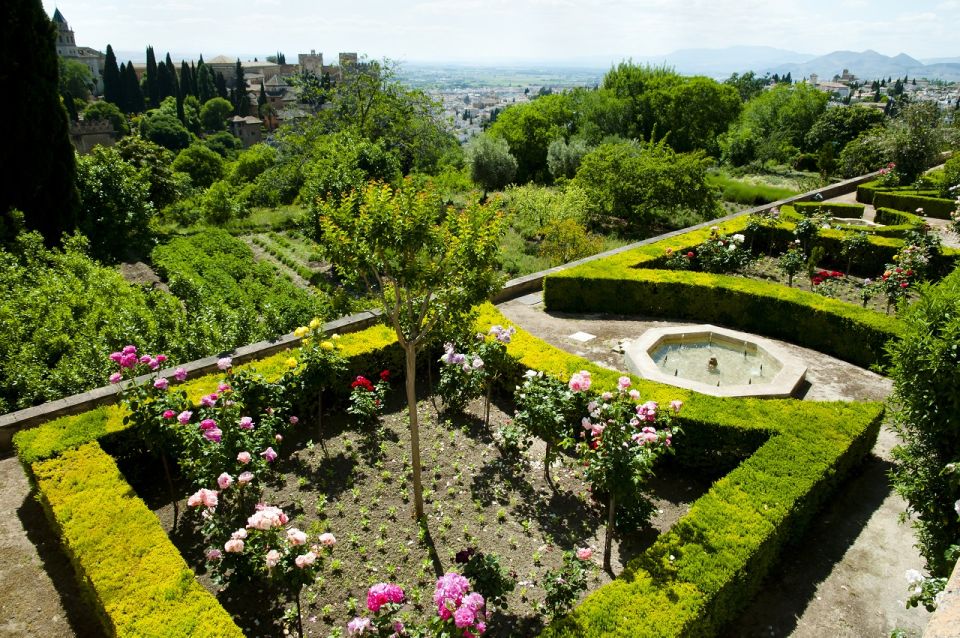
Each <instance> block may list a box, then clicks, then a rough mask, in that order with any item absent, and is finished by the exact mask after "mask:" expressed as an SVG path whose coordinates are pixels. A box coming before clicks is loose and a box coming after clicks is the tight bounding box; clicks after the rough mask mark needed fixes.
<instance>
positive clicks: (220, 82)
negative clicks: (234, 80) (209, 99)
mask: <svg viewBox="0 0 960 638" xmlns="http://www.w3.org/2000/svg"><path fill="white" fill-rule="evenodd" d="M213 82H214V84H216V85H217V95H219V96H220V97H222V98H223V99H225V100H227V99H229V98H230V94H229V93H227V80H226V79H225V78H224V77H223V73H220V71H217V75H216V77H214V78H213ZM214 97H216V95H215V96H214Z"/></svg>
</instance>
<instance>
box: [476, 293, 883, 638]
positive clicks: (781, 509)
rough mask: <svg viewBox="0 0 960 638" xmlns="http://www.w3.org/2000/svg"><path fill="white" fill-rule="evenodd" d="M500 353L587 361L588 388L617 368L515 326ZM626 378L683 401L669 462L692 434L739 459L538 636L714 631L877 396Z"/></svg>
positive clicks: (841, 459)
mask: <svg viewBox="0 0 960 638" xmlns="http://www.w3.org/2000/svg"><path fill="white" fill-rule="evenodd" d="M548 281H550V280H549V279H548ZM481 321H485V322H489V323H505V320H504V319H503V317H502V315H500V314H499V312H497V311H496V309H494V308H492V307H487V308H485V309H483V311H482V312H481ZM481 325H486V324H485V323H483V324H481ZM508 351H509V352H510V354H511V355H513V356H514V357H517V359H518V361H519V362H520V363H521V364H522V365H523V366H524V367H528V368H532V369H537V370H544V371H546V372H548V373H550V374H553V375H556V376H558V377H560V378H562V379H566V378H569V376H570V374H572V373H573V372H574V371H577V370H580V369H586V370H589V371H591V373H592V375H593V383H594V387H595V388H597V389H604V388H612V387H614V386H615V384H616V379H617V377H618V376H620V375H621V374H622V373H620V372H617V371H614V370H607V369H605V368H601V367H599V366H597V365H595V364H593V363H591V362H589V361H587V360H585V359H582V358H579V357H576V356H573V355H570V354H567V353H565V352H562V351H560V350H558V349H556V348H554V347H553V346H550V345H548V344H545V343H544V342H542V341H540V340H539V339H536V338H535V337H532V336H531V335H529V334H527V333H525V332H524V331H522V330H519V331H518V332H517V334H516V335H515V336H514V339H513V341H512V342H511V344H510V345H509V346H508ZM632 379H633V382H634V384H635V386H636V387H637V388H638V389H639V390H640V392H641V395H642V396H643V397H644V398H645V399H647V398H652V399H654V400H657V401H660V402H666V401H669V400H671V399H674V398H679V399H681V400H683V401H684V402H685V405H684V408H683V412H682V413H681V417H680V422H681V425H682V427H683V430H684V433H683V435H682V437H681V438H679V439H678V441H677V445H676V450H677V460H678V461H680V462H681V463H684V462H689V461H691V460H692V459H693V458H694V457H696V456H697V454H698V452H699V451H700V450H702V449H705V447H706V446H704V445H703V443H706V444H707V445H708V446H709V445H717V446H724V445H725V446H728V447H732V448H736V447H738V448H739V450H738V451H739V459H743V458H744V457H749V458H747V459H746V460H745V461H743V463H741V464H740V465H739V467H737V468H736V469H734V470H733V471H732V472H731V473H730V474H728V475H727V476H725V477H724V478H722V479H720V480H718V481H717V482H716V483H714V485H713V487H712V488H711V489H710V491H709V492H707V494H705V495H704V496H702V497H701V498H700V499H698V500H697V501H696V502H695V503H694V504H693V505H692V506H691V508H690V512H689V513H688V514H687V515H686V516H684V517H683V518H682V519H681V520H680V521H679V522H678V523H677V524H676V525H674V527H673V528H672V529H671V530H670V531H669V532H667V533H666V534H664V535H662V536H661V537H660V538H659V539H658V540H657V542H656V543H655V544H654V545H653V546H652V547H651V548H650V549H648V550H647V551H646V552H644V553H643V554H641V555H640V556H639V557H638V558H637V559H635V560H634V561H632V562H631V563H630V565H629V566H628V568H627V569H626V570H625V571H624V573H623V574H622V575H621V576H620V577H619V578H617V579H616V580H615V581H613V582H612V583H609V584H608V585H605V586H603V587H601V588H599V589H597V590H595V591H593V592H592V593H591V594H590V595H588V596H587V598H586V599H585V600H584V601H583V602H582V603H581V604H580V605H579V606H578V607H577V608H576V609H575V610H574V611H573V612H572V613H571V614H570V615H569V616H567V617H566V618H564V619H561V620H558V621H556V622H554V623H552V624H551V625H550V626H549V627H547V629H546V630H545V631H544V632H543V633H542V634H541V636H546V637H549V638H559V637H561V636H562V637H568V636H569V637H577V638H587V637H597V638H599V637H601V636H603V637H607V636H622V637H624V638H627V637H630V638H640V637H649V638H655V637H656V638H663V637H670V636H677V637H680V636H712V635H715V634H717V633H718V632H720V631H721V630H722V628H723V627H724V625H725V624H726V623H728V622H730V621H731V620H733V619H734V618H736V615H737V614H738V613H739V612H740V610H742V608H743V607H744V606H745V605H746V604H747V603H748V602H749V600H750V598H751V597H752V596H753V595H754V594H755V593H756V592H757V591H758V590H759V588H760V587H761V586H762V584H763V581H764V579H765V578H766V577H767V576H768V575H769V574H770V573H771V571H772V568H773V566H774V565H775V564H776V561H777V560H778V558H779V556H780V554H781V552H782V550H783V548H784V547H785V546H786V545H788V544H789V543H792V542H795V541H797V540H798V539H799V538H800V536H801V534H802V532H803V530H804V529H805V528H806V526H807V524H808V523H809V521H810V520H811V519H812V518H813V516H814V515H815V514H816V512H817V510H818V509H819V508H820V507H821V506H822V505H823V504H824V502H825V501H826V500H827V499H828V498H829V496H830V493H831V491H832V489H833V488H834V487H835V486H836V485H837V484H838V483H839V482H840V481H842V480H843V478H844V477H845V476H847V475H848V474H849V472H850V471H851V470H852V469H853V468H854V467H855V466H856V464H857V463H859V462H860V461H861V460H862V459H863V458H864V457H865V456H866V454H867V453H868V452H869V451H870V449H871V448H872V446H873V444H874V443H875V441H876V437H877V433H878V432H879V428H880V423H881V420H882V417H883V413H884V410H883V406H882V405H880V404H877V403H844V402H837V403H815V402H807V401H794V400H765V399H731V398H719V397H709V396H705V395H700V394H696V393H694V392H692V391H689V390H683V389H680V388H673V387H669V386H664V385H660V384H656V383H652V382H649V381H645V380H642V379H638V378H636V377H632ZM698 443H699V444H700V445H698ZM685 448H692V450H685ZM684 451H686V452H688V453H687V454H682V453H683V452H684ZM735 454H736V452H735ZM739 459H738V460H739ZM716 461H720V465H721V466H722V464H723V463H725V462H726V460H725V459H722V458H721V457H715V458H714V462H716ZM708 462H709V459H708ZM714 467H716V466H714Z"/></svg>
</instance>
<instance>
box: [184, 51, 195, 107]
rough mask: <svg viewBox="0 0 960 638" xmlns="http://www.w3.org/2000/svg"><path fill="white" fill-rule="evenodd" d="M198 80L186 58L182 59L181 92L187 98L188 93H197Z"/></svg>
mask: <svg viewBox="0 0 960 638" xmlns="http://www.w3.org/2000/svg"><path fill="white" fill-rule="evenodd" d="M195 86H196V81H195V80H194V79H193V73H192V72H191V70H190V65H189V64H187V61H186V60H181V61H180V94H181V95H182V96H183V97H184V99H186V97H187V96H188V95H194V96H195V95H196V94H197V92H196V89H195V88H194V87H195Z"/></svg>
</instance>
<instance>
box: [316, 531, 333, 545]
mask: <svg viewBox="0 0 960 638" xmlns="http://www.w3.org/2000/svg"><path fill="white" fill-rule="evenodd" d="M320 544H321V545H323V546H324V547H333V546H334V545H336V544H337V538H336V536H334V535H333V534H331V533H330V532H324V533H323V534H320Z"/></svg>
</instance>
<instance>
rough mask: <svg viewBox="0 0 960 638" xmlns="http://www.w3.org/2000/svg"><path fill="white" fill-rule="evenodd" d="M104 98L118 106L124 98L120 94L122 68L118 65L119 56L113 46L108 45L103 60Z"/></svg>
mask: <svg viewBox="0 0 960 638" xmlns="http://www.w3.org/2000/svg"><path fill="white" fill-rule="evenodd" d="M103 99H105V100H106V101H107V102H112V103H113V104H116V105H117V106H118V107H119V106H120V102H121V101H122V98H121V96H120V69H119V68H118V67H117V56H116V55H114V53H113V47H112V46H110V45H109V44H108V45H107V56H106V59H105V60H104V62H103Z"/></svg>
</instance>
